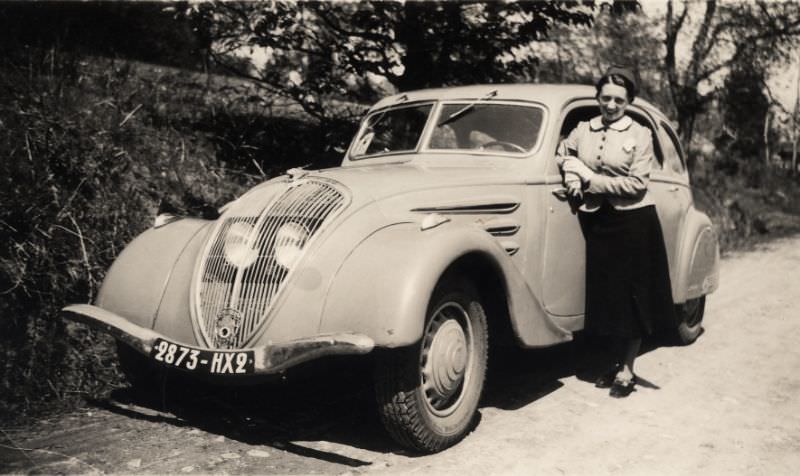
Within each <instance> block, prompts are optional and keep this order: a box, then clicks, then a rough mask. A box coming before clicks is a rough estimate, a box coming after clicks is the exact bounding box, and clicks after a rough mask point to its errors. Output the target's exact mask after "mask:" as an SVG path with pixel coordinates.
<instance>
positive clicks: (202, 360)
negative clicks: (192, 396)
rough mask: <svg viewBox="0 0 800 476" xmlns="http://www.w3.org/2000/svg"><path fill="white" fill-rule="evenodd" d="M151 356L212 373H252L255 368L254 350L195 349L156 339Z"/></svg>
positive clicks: (201, 371)
mask: <svg viewBox="0 0 800 476" xmlns="http://www.w3.org/2000/svg"><path fill="white" fill-rule="evenodd" d="M150 357H152V358H153V359H155V360H156V361H157V362H160V363H162V364H164V365H167V366H170V367H175V368H179V369H181V370H190V371H192V372H200V373H205V374H211V375H237V374H251V373H253V371H254V370H255V358H254V353H253V351H252V350H208V349H195V348H193V347H187V346H185V345H181V344H176V343H174V342H170V341H168V340H164V339H156V341H155V343H154V344H153V350H152V351H150Z"/></svg>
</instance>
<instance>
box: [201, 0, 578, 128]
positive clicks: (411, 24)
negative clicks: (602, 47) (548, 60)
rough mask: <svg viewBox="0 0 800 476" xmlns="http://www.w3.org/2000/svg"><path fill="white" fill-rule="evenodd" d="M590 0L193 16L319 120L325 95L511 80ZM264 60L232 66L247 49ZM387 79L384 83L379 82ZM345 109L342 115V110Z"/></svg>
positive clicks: (223, 54) (217, 10)
mask: <svg viewBox="0 0 800 476" xmlns="http://www.w3.org/2000/svg"><path fill="white" fill-rule="evenodd" d="M592 6H593V2H581V3H578V2H531V1H522V2H511V3H506V2H397V1H388V2H299V3H294V2H291V3H289V2H268V3H228V2H215V3H209V4H200V5H197V6H196V7H195V8H193V9H190V10H189V16H190V18H192V19H193V21H194V23H195V24H196V25H199V26H198V28H202V29H204V32H205V33H204V36H206V37H208V38H211V39H212V54H213V56H214V58H215V60H216V61H217V62H218V63H220V64H222V65H226V66H227V67H228V70H230V71H232V72H235V73H236V74H239V75H241V76H245V77H249V78H251V79H254V80H256V81H257V82H258V84H261V85H262V86H263V87H265V88H267V89H268V90H269V91H270V92H272V93H275V94H278V95H282V96H284V97H287V98H290V99H292V100H295V101H297V103H298V104H300V105H301V106H302V107H303V109H304V110H305V111H306V112H308V113H309V114H311V115H312V116H314V117H317V118H319V119H321V120H325V119H329V118H331V117H334V116H336V114H338V113H340V112H341V111H335V112H333V111H330V110H326V108H324V107H323V104H324V99H326V98H331V97H336V98H342V99H350V100H353V99H355V100H358V99H362V100H363V99H367V100H370V101H371V100H372V99H374V98H375V95H376V94H381V93H382V92H383V91H382V90H381V88H387V87H388V88H390V89H391V90H401V91H403V90H410V89H418V88H423V87H431V86H445V85H454V84H473V83H485V82H489V83H491V82H497V81H503V80H509V79H511V78H514V77H519V76H521V75H524V74H525V72H526V70H527V69H529V68H531V67H532V66H533V65H534V64H535V62H536V58H535V57H532V56H530V55H529V54H524V52H522V51H521V49H523V48H524V47H526V46H527V45H528V44H529V43H530V42H532V41H537V40H541V39H542V38H544V37H546V35H547V33H548V32H549V31H550V29H551V28H552V27H553V26H554V25H556V24H567V25H588V24H590V23H591V20H592V13H591V12H592V10H591V8H592ZM252 51H256V52H259V53H260V55H261V56H262V57H263V64H261V65H258V66H256V67H253V68H248V69H243V68H242V65H241V64H239V65H234V64H230V59H231V58H232V57H233V56H234V55H236V54H238V53H242V52H252ZM380 78H385V80H386V81H387V83H385V84H383V85H382V84H381V83H380V82H379V81H380ZM339 117H340V116H339Z"/></svg>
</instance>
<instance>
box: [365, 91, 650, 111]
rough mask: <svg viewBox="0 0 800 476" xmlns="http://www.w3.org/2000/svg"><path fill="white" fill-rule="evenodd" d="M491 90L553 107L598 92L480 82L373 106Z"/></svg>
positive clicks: (469, 95) (502, 96) (479, 94)
mask: <svg viewBox="0 0 800 476" xmlns="http://www.w3.org/2000/svg"><path fill="white" fill-rule="evenodd" d="M492 91H496V94H495V95H494V96H492V97H491V99H492V100H499V101H502V100H515V101H533V102H538V103H542V104H544V105H545V106H547V107H548V108H552V109H554V110H557V109H560V108H561V107H562V106H563V105H564V104H565V103H567V102H569V101H572V100H573V99H581V98H593V97H594V96H595V94H596V93H595V88H594V86H589V85H585V84H532V83H518V84H478V85H473V86H453V87H446V88H432V89H420V90H416V91H408V92H404V93H398V94H394V95H392V96H388V97H385V98H383V99H381V100H380V101H378V102H377V103H376V104H375V105H373V106H372V107H371V108H370V110H371V111H372V110H375V109H381V108H384V107H387V106H393V105H398V104H402V103H408V102H416V101H432V100H440V101H452V100H467V101H470V100H476V99H480V98H483V97H486V96H488V95H489V94H490V93H491V92H492ZM634 104H636V105H637V106H641V107H644V108H645V109H647V110H648V112H652V113H654V114H655V115H657V116H659V117H662V118H663V117H664V114H663V113H661V112H660V111H659V110H658V108H656V107H655V106H653V105H652V104H650V103H649V102H647V101H646V100H643V99H641V98H636V100H635V101H634Z"/></svg>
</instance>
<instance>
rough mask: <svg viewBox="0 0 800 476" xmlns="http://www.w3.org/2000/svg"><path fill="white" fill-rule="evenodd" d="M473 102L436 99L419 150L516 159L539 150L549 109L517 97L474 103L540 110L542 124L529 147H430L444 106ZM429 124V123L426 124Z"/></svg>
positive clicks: (473, 100) (535, 102)
mask: <svg viewBox="0 0 800 476" xmlns="http://www.w3.org/2000/svg"><path fill="white" fill-rule="evenodd" d="M471 103H475V99H447V100H443V101H438V102H437V104H436V109H434V111H433V114H432V116H433V121H432V122H433V124H434V125H433V126H432V127H427V128H426V130H425V132H424V134H425V135H424V137H423V142H422V147H421V148H420V152H424V153H426V154H448V155H452V154H466V155H478V156H498V155H502V156H504V157H513V158H516V159H519V158H525V157H530V156H531V155H533V154H535V153H536V152H538V151H539V148H540V147H541V145H542V142H543V140H544V136H545V132H546V129H547V121H548V118H549V112H550V111H549V109H548V108H547V106H546V105H544V104H542V103H540V102H538V101H525V100H518V99H489V100H484V101H478V102H477V103H475V106H489V105H492V106H523V107H531V108H538V109H540V110H541V111H542V123H541V124H542V125H541V128H540V130H539V134H538V136H537V137H536V142H535V143H534V144H533V146H531V148H530V149H528V150H526V151H525V152H511V151H507V150H480V149H439V148H436V149H433V148H431V147H430V140H431V136H432V135H433V131H434V130H435V129H436V127H437V125H438V123H439V121H440V120H441V115H442V112H443V111H444V108H445V106H452V105H462V106H466V105H467V104H471ZM428 126H430V124H428Z"/></svg>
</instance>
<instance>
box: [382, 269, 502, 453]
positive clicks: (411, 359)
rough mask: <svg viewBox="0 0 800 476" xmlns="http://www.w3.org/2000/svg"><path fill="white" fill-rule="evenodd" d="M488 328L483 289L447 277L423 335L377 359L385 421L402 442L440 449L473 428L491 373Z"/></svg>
mask: <svg viewBox="0 0 800 476" xmlns="http://www.w3.org/2000/svg"><path fill="white" fill-rule="evenodd" d="M487 351H488V330H487V321H486V314H485V313H484V310H483V306H482V305H481V302H480V299H479V297H478V293H477V292H476V291H475V289H474V287H473V286H472V285H471V284H470V283H468V282H466V281H457V280H448V279H445V280H444V281H443V282H442V283H441V284H440V285H439V286H438V287H437V289H436V290H435V291H434V293H433V297H432V299H431V302H430V305H429V306H428V312H427V316H426V319H425V329H424V332H423V336H422V339H421V340H420V342H419V343H418V344H416V345H413V346H411V347H409V348H404V349H398V350H396V351H393V352H389V353H386V354H384V355H381V356H379V357H378V359H377V361H376V376H375V383H376V395H377V398H378V405H379V409H380V413H381V419H382V421H383V423H384V426H385V427H386V429H387V430H388V431H389V433H390V434H391V435H392V437H393V438H394V439H395V440H396V441H397V442H398V443H400V444H401V445H403V446H405V447H408V448H410V449H412V450H415V451H420V452H425V453H434V452H437V451H441V450H443V449H445V448H447V447H449V446H451V445H453V444H455V443H456V442H458V441H460V440H461V439H462V438H464V436H465V435H466V434H467V433H468V432H469V431H470V428H471V426H470V425H471V424H472V422H473V419H474V417H475V413H476V410H477V408H478V402H479V400H480V397H481V392H482V390H483V383H484V379H485V376H486V364H487Z"/></svg>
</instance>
